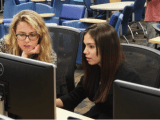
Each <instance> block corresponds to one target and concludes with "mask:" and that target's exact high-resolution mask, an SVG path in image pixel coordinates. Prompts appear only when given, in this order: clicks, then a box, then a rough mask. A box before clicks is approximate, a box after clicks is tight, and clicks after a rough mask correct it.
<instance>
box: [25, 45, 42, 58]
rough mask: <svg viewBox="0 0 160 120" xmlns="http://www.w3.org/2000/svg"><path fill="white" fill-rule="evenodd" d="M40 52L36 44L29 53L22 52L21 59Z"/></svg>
mask: <svg viewBox="0 0 160 120" xmlns="http://www.w3.org/2000/svg"><path fill="white" fill-rule="evenodd" d="M39 52H40V45H39V44H38V45H37V46H36V47H34V48H33V49H32V50H31V51H29V52H24V51H23V52H22V57H25V58H29V57H30V56H31V55H33V54H39Z"/></svg>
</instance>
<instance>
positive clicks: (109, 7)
mask: <svg viewBox="0 0 160 120" xmlns="http://www.w3.org/2000/svg"><path fill="white" fill-rule="evenodd" d="M131 4H134V1H125V2H114V3H104V4H98V5H92V6H90V8H91V9H98V10H106V17H107V18H106V19H107V20H108V15H109V11H113V10H123V9H124V7H125V6H128V5H131Z"/></svg>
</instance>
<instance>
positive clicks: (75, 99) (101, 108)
mask: <svg viewBox="0 0 160 120" xmlns="http://www.w3.org/2000/svg"><path fill="white" fill-rule="evenodd" d="M97 73H99V72H98V71H97ZM116 79H120V80H125V81H130V82H134V83H141V80H140V77H139V75H138V73H137V72H136V71H135V69H134V68H133V67H132V66H131V65H130V64H128V63H127V62H126V61H123V62H122V64H121V65H120V67H119V69H118V70H117V72H116V75H115V78H114V80H116ZM99 80H100V79H98V78H97V84H96V85H95V90H94V91H93V93H92V94H94V95H95V94H96V91H97V90H98V87H99ZM94 95H93V96H92V95H91V96H90V97H89V96H87V95H86V94H85V91H84V89H83V76H82V77H81V80H80V82H79V83H78V85H77V86H76V88H75V89H74V90H73V91H72V92H70V93H69V94H67V95H64V96H62V97H60V99H61V100H62V102H63V105H64V109H68V110H72V109H74V108H75V107H76V106H77V105H78V104H79V103H80V102H81V101H82V100H83V99H85V98H86V97H88V98H89V100H91V101H93V97H94ZM84 115H85V116H88V117H91V118H94V119H106V118H109V119H112V118H113V84H112V86H111V90H110V92H109V95H108V97H107V100H106V101H105V102H104V103H96V104H95V105H94V106H93V107H92V108H91V109H90V110H89V111H88V112H87V113H85V114H84Z"/></svg>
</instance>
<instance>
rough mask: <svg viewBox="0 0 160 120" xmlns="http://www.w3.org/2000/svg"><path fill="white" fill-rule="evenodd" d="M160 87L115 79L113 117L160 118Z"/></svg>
mask: <svg viewBox="0 0 160 120" xmlns="http://www.w3.org/2000/svg"><path fill="white" fill-rule="evenodd" d="M159 111H160V89H157V88H153V87H148V86H144V85H139V84H135V83H131V82H126V81H122V80H115V81H114V86H113V117H114V118H115V119H159V118H160V113H159Z"/></svg>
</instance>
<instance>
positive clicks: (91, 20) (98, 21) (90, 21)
mask: <svg viewBox="0 0 160 120" xmlns="http://www.w3.org/2000/svg"><path fill="white" fill-rule="evenodd" d="M79 20H80V21H81V22H86V23H106V22H107V21H106V20H100V19H94V18H81V19H79Z"/></svg>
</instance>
